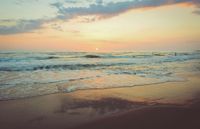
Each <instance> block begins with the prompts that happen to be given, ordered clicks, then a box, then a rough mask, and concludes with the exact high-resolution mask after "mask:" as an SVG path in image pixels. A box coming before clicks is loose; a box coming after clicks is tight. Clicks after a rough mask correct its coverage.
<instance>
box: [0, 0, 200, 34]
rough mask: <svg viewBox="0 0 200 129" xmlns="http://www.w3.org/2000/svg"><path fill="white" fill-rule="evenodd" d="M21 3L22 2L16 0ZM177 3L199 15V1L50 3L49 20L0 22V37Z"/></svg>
mask: <svg viewBox="0 0 200 129" xmlns="http://www.w3.org/2000/svg"><path fill="white" fill-rule="evenodd" d="M18 1H21V2H23V1H24V0H18ZM34 1H38V0H34ZM178 3H190V4H192V5H194V6H196V8H197V10H196V11H194V12H193V13H195V14H200V1H199V0H159V1H158V0H132V1H130V0H129V1H128V0H123V1H122V0H121V1H120V0H115V2H112V1H110V2H108V1H105V0H65V1H63V2H55V3H51V4H50V6H51V7H54V8H56V9H57V15H56V16H55V17H54V18H52V19H50V20H46V19H45V18H44V19H38V20H11V21H13V22H16V25H12V26H6V25H2V24H1V22H5V20H4V21H3V20H0V35H7V34H16V33H25V32H30V31H33V30H35V29H39V28H41V27H42V25H43V24H45V23H47V22H50V21H56V20H63V21H67V20H70V19H73V18H75V17H78V16H90V15H91V16H96V17H92V18H87V17H85V18H84V19H83V21H84V22H93V21H96V20H99V19H105V18H110V17H113V16H116V15H118V14H121V13H123V12H126V11H128V10H131V9H139V8H145V7H159V6H164V5H172V4H178ZM71 4H72V5H73V4H74V6H69V5H71ZM52 28H54V29H56V30H60V31H61V30H62V28H60V26H57V25H56V26H53V27H52Z"/></svg>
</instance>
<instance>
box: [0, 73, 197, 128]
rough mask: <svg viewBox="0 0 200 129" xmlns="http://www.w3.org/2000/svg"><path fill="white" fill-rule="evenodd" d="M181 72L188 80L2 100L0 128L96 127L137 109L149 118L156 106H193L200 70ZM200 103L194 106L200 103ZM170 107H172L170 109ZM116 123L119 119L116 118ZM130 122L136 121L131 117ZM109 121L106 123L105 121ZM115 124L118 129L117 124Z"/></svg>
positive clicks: (163, 107)
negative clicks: (197, 71) (199, 71)
mask: <svg viewBox="0 0 200 129" xmlns="http://www.w3.org/2000/svg"><path fill="white" fill-rule="evenodd" d="M182 76H183V77H187V81H184V82H167V83H161V84H156V85H155V84H153V85H148V86H135V87H124V88H112V89H89V90H78V91H74V92H71V93H55V94H50V95H42V96H36V97H30V98H23V99H16V100H3V101H0V114H1V116H0V128H3V129H19V128H20V129H27V128H28V129H44V128H48V129H56V128H59V129H69V128H70V129H71V128H75V129H78V128H83V129H84V128H86V127H88V128H90V127H91V128H94V127H93V126H92V125H98V124H99V125H101V124H102V123H104V121H110V122H111V123H112V122H113V121H115V117H117V118H118V119H120V120H121V119H122V120H123V119H126V118H127V117H128V118H129V117H130V118H132V117H134V114H135V112H136V114H137V113H138V112H139V114H140V113H142V115H141V118H142V119H143V118H144V119H145V118H146V119H147V118H148V116H147V115H145V113H144V112H146V111H147V110H155V111H148V112H150V114H151V113H152V112H153V114H156V112H157V111H160V112H162V113H163V112H168V113H170V112H171V108H172V110H175V109H177V110H179V109H180V108H181V109H180V110H183V109H182V108H184V110H185V108H186V109H190V105H192V104H194V103H196V102H195V101H197V102H200V97H199V93H200V87H199V84H200V81H199V74H196V73H185V74H183V75H182ZM198 105H199V104H197V105H196V106H193V107H195V108H196V107H199V106H198ZM169 108H170V111H168V110H169ZM192 109H193V108H192ZM199 109H200V108H199ZM186 112H188V110H186ZM195 112H196V111H195ZM126 114H131V115H126ZM172 114H173V113H172ZM189 114H190V113H189ZM196 114H198V112H196ZM165 115H167V114H165ZM182 115H183V114H182ZM192 115H193V113H192ZM178 116H179V115H178ZM160 117H162V116H160ZM134 119H136V118H134ZM151 119H153V118H151ZM127 121H128V120H127ZM146 121H147V120H146ZM146 121H144V122H146ZM166 121H168V120H166ZM124 122H125V121H124ZM117 123H120V122H119V121H117ZM122 123H123V122H122ZM129 123H134V122H132V121H129ZM109 124H110V123H105V125H109ZM123 124H124V123H123ZM96 127H98V126H96ZM99 127H101V126H99ZM119 127H120V126H119ZM115 128H116V129H117V127H115ZM94 129H98V128H94ZM101 129H102V128H101ZM109 129H111V128H109Z"/></svg>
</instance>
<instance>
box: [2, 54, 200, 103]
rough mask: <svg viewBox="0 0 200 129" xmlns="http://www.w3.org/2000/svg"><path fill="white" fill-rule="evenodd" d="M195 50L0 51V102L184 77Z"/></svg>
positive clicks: (197, 57) (195, 66)
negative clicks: (100, 51)
mask: <svg viewBox="0 0 200 129" xmlns="http://www.w3.org/2000/svg"><path fill="white" fill-rule="evenodd" d="M199 64H200V52H199V51H195V52H185V53H183V52H182V53H181V52H178V53H177V52H139V53H138V52H115V53H86V52H5V51H3V52H0V100H5V99H17V98H25V97H31V96H38V95H45V94H51V93H58V92H73V91H76V90H81V89H91V88H92V89H94V88H114V87H127V86H141V85H147V84H154V83H163V82H168V81H183V80H184V79H182V78H181V77H178V76H177V73H181V72H192V71H199V70H200V65H199Z"/></svg>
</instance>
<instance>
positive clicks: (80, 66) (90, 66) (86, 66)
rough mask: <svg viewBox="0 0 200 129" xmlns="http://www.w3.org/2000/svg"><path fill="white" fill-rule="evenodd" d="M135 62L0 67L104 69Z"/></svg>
mask: <svg viewBox="0 0 200 129" xmlns="http://www.w3.org/2000/svg"><path fill="white" fill-rule="evenodd" d="M133 64H134V63H113V64H112V63H111V64H55V65H39V66H22V67H6V66H4V67H0V71H10V72H12V71H37V70H82V69H102V68H103V67H105V68H106V67H110V66H112V67H113V66H125V65H133Z"/></svg>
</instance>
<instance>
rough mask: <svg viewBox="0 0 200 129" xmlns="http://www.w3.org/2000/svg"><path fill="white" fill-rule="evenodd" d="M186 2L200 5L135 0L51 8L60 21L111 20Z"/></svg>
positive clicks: (99, 0)
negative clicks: (79, 18) (81, 18)
mask: <svg viewBox="0 0 200 129" xmlns="http://www.w3.org/2000/svg"><path fill="white" fill-rule="evenodd" d="M186 2H187V3H191V4H194V5H196V6H197V5H199V3H200V2H199V1H198V0H160V1H158V0H134V1H121V2H109V3H105V2H104V1H103V0H96V2H95V3H92V4H89V5H88V6H87V7H65V6H64V4H63V3H60V2H57V3H53V4H51V6H53V7H55V8H57V10H58V16H57V18H58V19H63V20H68V19H71V18H74V17H76V16H83V15H99V16H102V17H105V18H109V17H112V16H116V15H118V14H120V13H123V12H125V11H128V10H130V9H138V8H145V7H159V6H164V5H172V4H178V3H186Z"/></svg>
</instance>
